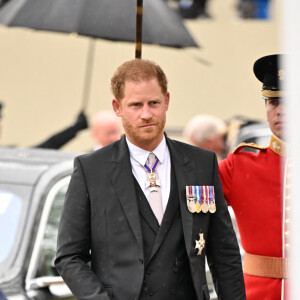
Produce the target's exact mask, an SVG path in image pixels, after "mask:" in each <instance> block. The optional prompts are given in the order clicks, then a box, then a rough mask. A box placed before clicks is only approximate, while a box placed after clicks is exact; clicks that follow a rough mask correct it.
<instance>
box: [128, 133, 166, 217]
mask: <svg viewBox="0 0 300 300" xmlns="http://www.w3.org/2000/svg"><path fill="white" fill-rule="evenodd" d="M126 142H127V145H128V148H129V153H130V161H131V166H132V173H133V175H134V177H135V178H136V180H137V182H138V183H139V185H140V187H141V189H142V191H143V192H144V194H145V196H146V198H147V200H148V201H149V190H150V188H149V187H146V182H147V181H148V180H149V177H148V176H149V173H148V172H147V171H146V170H145V168H144V165H145V163H147V159H148V156H149V153H150V152H149V151H146V150H144V149H141V148H139V147H137V146H135V145H133V144H132V143H131V142H129V141H128V139H127V138H126ZM152 153H154V154H155V155H156V157H157V158H158V160H159V163H158V165H157V168H156V171H157V172H158V176H159V182H160V188H161V194H162V204H163V211H164V212H165V210H166V207H167V204H168V200H169V195H170V186H171V158H170V152H169V149H168V147H167V143H166V139H165V137H163V140H162V141H161V143H160V144H159V145H158V146H157V148H155V149H154V150H153V151H152Z"/></svg>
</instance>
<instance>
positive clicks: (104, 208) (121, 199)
mask: <svg viewBox="0 0 300 300" xmlns="http://www.w3.org/2000/svg"><path fill="white" fill-rule="evenodd" d="M166 139H167V145H168V148H169V151H170V155H171V162H172V168H174V171H175V174H176V178H177V187H178V191H179V202H180V205H179V207H180V208H179V209H180V211H181V218H182V223H183V232H184V239H185V247H186V251H187V254H188V257H189V261H190V266H191V273H192V278H193V282H194V284H195V289H196V293H197V297H198V300H202V299H205V296H204V294H205V293H203V288H204V287H206V276H205V255H207V259H208V263H209V266H210V269H211V272H212V275H213V278H214V284H215V287H216V289H217V293H218V295H219V299H228V300H234V299H245V289H244V281H243V275H242V267H241V257H240V253H239V248H238V244H237V240H236V237H235V234H234V231H233V228H232V223H231V220H230V216H229V213H228V210H227V205H226V202H225V200H224V197H223V191H222V187H221V182H220V179H219V174H218V164H217V160H216V156H215V154H214V153H213V152H210V151H206V150H203V149H200V148H198V147H193V146H190V145H187V144H184V143H181V142H178V141H174V140H170V139H168V138H166ZM192 185H213V186H214V187H215V195H216V207H217V211H216V212H215V213H214V214H211V213H207V214H204V213H202V212H201V213H199V214H197V213H195V214H192V213H190V212H189V211H188V209H187V204H186V189H185V187H186V186H192ZM199 233H204V238H205V241H206V246H205V248H204V250H203V252H202V255H197V251H196V250H195V249H194V248H195V240H196V239H199ZM155 247H157V248H158V247H159V245H155ZM155 251H156V249H155V248H154V249H153V250H152V255H154V253H155ZM88 262H90V263H91V268H90V267H89V266H88V264H87V263H88ZM55 265H56V268H57V270H58V271H59V273H60V274H61V276H62V277H63V279H64V280H65V282H66V283H67V285H68V286H69V288H70V289H71V291H72V292H73V293H74V295H75V296H76V298H77V299H95V300H96V299H97V300H100V299H101V300H102V299H103V300H104V299H106V300H109V299H117V300H134V299H138V297H139V294H140V290H141V287H142V282H143V277H144V257H143V238H142V231H141V226H140V218H139V210H138V204H137V199H136V191H135V185H134V179H133V175H132V171H131V163H130V158H129V150H128V147H127V143H126V140H125V137H123V138H121V140H119V141H117V142H115V143H113V144H110V145H108V146H106V147H104V148H102V149H100V150H98V151H95V152H92V153H89V154H85V155H82V156H79V157H77V158H76V159H75V162H74V172H73V175H72V178H71V182H70V185H69V188H68V191H67V195H66V200H65V205H64V208H63V212H62V217H61V222H60V227H59V235H58V249H57V257H56V261H55ZM207 299H208V298H207Z"/></svg>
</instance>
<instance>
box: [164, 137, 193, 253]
mask: <svg viewBox="0 0 300 300" xmlns="http://www.w3.org/2000/svg"><path fill="white" fill-rule="evenodd" d="M166 140H167V145H168V147H169V151H170V155H171V160H172V167H173V168H174V172H175V174H176V182H177V188H178V195H179V205H180V211H181V218H182V224H183V234H184V240H185V246H186V249H187V253H188V255H189V253H190V250H191V241H192V229H193V214H192V213H190V212H189V210H188V208H187V204H186V192H185V190H186V189H185V187H186V186H189V185H195V178H196V176H195V164H194V161H192V160H190V159H189V157H188V155H187V153H184V152H183V151H182V150H181V149H180V148H179V147H178V145H177V144H176V143H174V142H173V141H172V140H170V139H168V138H167V139H166Z"/></svg>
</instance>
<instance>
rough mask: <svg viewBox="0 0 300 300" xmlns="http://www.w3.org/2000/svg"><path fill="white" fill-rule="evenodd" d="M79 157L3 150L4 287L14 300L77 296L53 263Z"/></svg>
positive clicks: (0, 257) (0, 226)
mask: <svg viewBox="0 0 300 300" xmlns="http://www.w3.org/2000/svg"><path fill="white" fill-rule="evenodd" d="M74 157H75V154H71V153H65V152H62V151H57V150H42V149H7V148H0V238H1V247H0V290H1V291H2V293H4V294H5V295H6V298H7V299H9V300H12V299H15V300H22V299H75V298H74V297H73V296H72V294H71V292H70V291H69V289H68V288H67V286H66V285H65V284H64V283H63V281H62V279H61V277H59V276H57V274H56V273H55V269H54V268H53V267H52V265H53V259H54V255H55V251H56V237H57V228H58V223H59V219H60V213H61V209H62V205H63V201H64V196H65V192H66V189H67V186H68V184H69V180H70V174H71V172H72V169H73V159H74Z"/></svg>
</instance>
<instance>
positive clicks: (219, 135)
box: [184, 115, 226, 160]
mask: <svg viewBox="0 0 300 300" xmlns="http://www.w3.org/2000/svg"><path fill="white" fill-rule="evenodd" d="M225 133H226V124H225V122H224V121H223V120H221V119H219V118H217V117H214V116H211V115H196V116H194V117H193V118H192V119H191V120H190V121H189V122H188V124H187V125H186V127H185V129H184V135H185V137H186V138H187V140H188V142H189V143H190V144H192V145H194V146H197V147H201V148H204V149H207V150H211V151H213V152H215V153H216V154H217V158H218V160H220V159H222V158H224V155H225V150H226V147H225Z"/></svg>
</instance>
